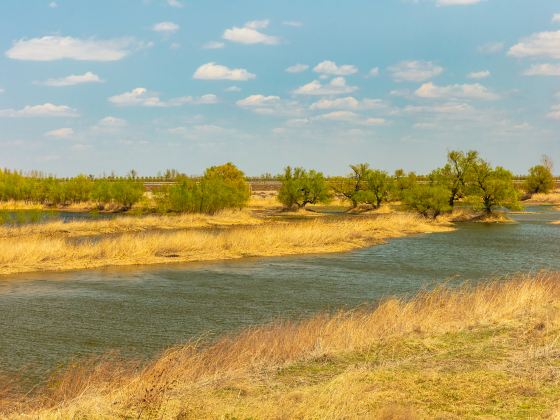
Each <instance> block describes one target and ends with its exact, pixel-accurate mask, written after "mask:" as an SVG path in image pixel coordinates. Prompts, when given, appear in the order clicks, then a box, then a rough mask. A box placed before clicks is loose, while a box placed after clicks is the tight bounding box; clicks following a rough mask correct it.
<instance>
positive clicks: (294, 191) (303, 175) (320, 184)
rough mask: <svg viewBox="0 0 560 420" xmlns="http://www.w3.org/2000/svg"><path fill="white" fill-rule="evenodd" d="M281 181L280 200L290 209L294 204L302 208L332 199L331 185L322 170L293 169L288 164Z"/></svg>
mask: <svg viewBox="0 0 560 420" xmlns="http://www.w3.org/2000/svg"><path fill="white" fill-rule="evenodd" d="M281 181H282V186H281V187H280V191H279V192H278V200H279V201H280V202H281V203H282V204H283V205H284V206H285V207H286V208H288V209H291V208H293V207H294V206H297V208H299V209H301V208H304V207H305V206H306V205H307V204H317V203H327V202H329V201H330V199H331V195H330V191H329V187H328V185H327V182H326V180H325V177H324V175H323V174H322V173H321V172H317V171H315V170H310V171H306V170H305V169H303V168H295V169H293V170H292V168H291V167H289V166H288V167H287V168H286V169H285V170H284V175H283V176H282V178H281Z"/></svg>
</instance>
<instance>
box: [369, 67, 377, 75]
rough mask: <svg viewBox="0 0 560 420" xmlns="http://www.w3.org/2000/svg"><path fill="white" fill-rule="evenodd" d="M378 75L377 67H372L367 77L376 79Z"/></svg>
mask: <svg viewBox="0 0 560 420" xmlns="http://www.w3.org/2000/svg"><path fill="white" fill-rule="evenodd" d="M379 74H380V70H379V67H374V68H372V69H371V70H370V71H369V72H368V77H377V76H379Z"/></svg>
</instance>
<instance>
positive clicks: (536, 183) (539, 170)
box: [525, 165, 554, 194]
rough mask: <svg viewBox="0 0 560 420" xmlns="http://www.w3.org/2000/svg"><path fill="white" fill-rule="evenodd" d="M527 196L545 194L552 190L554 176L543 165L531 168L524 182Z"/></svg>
mask: <svg viewBox="0 0 560 420" xmlns="http://www.w3.org/2000/svg"><path fill="white" fill-rule="evenodd" d="M525 188H526V189H527V192H528V193H529V194H538V193H543V194H546V193H548V192H550V191H552V190H553V189H554V176H553V175H552V172H551V170H550V169H549V168H547V167H546V166H545V165H537V166H533V167H532V168H531V169H529V176H528V177H527V180H526V182H525Z"/></svg>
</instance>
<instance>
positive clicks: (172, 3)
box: [167, 0, 183, 9]
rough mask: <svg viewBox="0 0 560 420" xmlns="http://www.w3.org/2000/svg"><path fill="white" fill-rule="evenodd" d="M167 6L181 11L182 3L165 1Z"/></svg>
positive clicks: (173, 0)
mask: <svg viewBox="0 0 560 420" xmlns="http://www.w3.org/2000/svg"><path fill="white" fill-rule="evenodd" d="M167 4H168V5H169V6H171V7H175V8H177V9H181V8H182V7H183V3H181V2H180V1H179V0H167Z"/></svg>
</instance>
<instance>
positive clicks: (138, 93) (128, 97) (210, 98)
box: [109, 87, 218, 108]
mask: <svg viewBox="0 0 560 420" xmlns="http://www.w3.org/2000/svg"><path fill="white" fill-rule="evenodd" d="M109 102H111V103H113V104H114V105H118V106H146V107H162V108H164V107H176V106H181V105H186V104H192V105H210V104H215V103H217V102H218V98H217V96H216V95H211V94H210V95H203V96H200V97H198V98H193V97H192V96H179V97H177V98H171V99H169V100H167V101H162V100H161V99H160V97H159V95H158V94H157V93H155V92H150V91H148V90H147V89H146V88H142V87H139V88H135V89H132V90H131V91H130V92H124V93H121V94H119V95H115V96H111V97H110V98H109Z"/></svg>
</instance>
